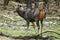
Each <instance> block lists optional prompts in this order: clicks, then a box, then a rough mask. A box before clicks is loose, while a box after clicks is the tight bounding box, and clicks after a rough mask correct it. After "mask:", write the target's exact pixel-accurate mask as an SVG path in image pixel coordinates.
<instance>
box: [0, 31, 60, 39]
mask: <svg viewBox="0 0 60 40" xmlns="http://www.w3.org/2000/svg"><path fill="white" fill-rule="evenodd" d="M47 32H52V33H56V32H53V31H46V32H43V33H47ZM43 33H42V34H43ZM56 34H57V35H60V34H59V33H56ZM0 36H5V37H10V38H13V39H52V38H56V39H60V38H58V37H55V36H47V37H43V36H42V37H41V36H40V34H38V35H32V36H11V35H6V34H4V33H2V32H1V33H0Z"/></svg>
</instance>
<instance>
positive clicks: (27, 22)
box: [26, 20, 30, 30]
mask: <svg viewBox="0 0 60 40" xmlns="http://www.w3.org/2000/svg"><path fill="white" fill-rule="evenodd" d="M26 24H27V30H28V29H29V24H30V22H29V20H27V21H26Z"/></svg>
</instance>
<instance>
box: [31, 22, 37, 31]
mask: <svg viewBox="0 0 60 40" xmlns="http://www.w3.org/2000/svg"><path fill="white" fill-rule="evenodd" d="M32 25H33V28H34V30H35V24H34V22H32ZM35 32H36V30H35Z"/></svg>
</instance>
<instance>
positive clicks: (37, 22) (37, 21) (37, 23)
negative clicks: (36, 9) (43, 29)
mask: <svg viewBox="0 0 60 40" xmlns="http://www.w3.org/2000/svg"><path fill="white" fill-rule="evenodd" d="M35 21H36V25H37V27H38V32H39V29H40V25H39V19H38V18H36V19H35Z"/></svg>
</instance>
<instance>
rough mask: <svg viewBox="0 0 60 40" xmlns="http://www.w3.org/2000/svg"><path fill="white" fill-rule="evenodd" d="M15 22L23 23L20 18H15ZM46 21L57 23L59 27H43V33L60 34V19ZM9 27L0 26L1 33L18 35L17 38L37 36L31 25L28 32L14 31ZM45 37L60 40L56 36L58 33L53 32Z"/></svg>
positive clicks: (59, 36)
mask: <svg viewBox="0 0 60 40" xmlns="http://www.w3.org/2000/svg"><path fill="white" fill-rule="evenodd" d="M0 19H1V20H9V19H8V18H2V17H0ZM13 19H14V21H16V22H19V21H23V19H19V18H18V17H17V18H16V17H14V18H13ZM44 21H48V22H49V21H52V22H57V26H48V27H43V32H45V31H54V32H57V33H59V34H60V21H58V19H44ZM10 25H11V24H10ZM8 26H9V24H8V25H4V24H0V32H3V33H4V34H7V35H16V36H19V35H20V36H28V35H33V34H36V33H35V31H34V29H33V27H32V26H31V25H30V28H29V29H30V30H29V31H28V32H27V31H25V30H23V29H22V30H21V29H15V30H14V29H12V28H9V27H8ZM43 36H55V37H58V38H60V35H58V34H56V33H52V32H47V33H44V34H43ZM54 40H59V39H54Z"/></svg>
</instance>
